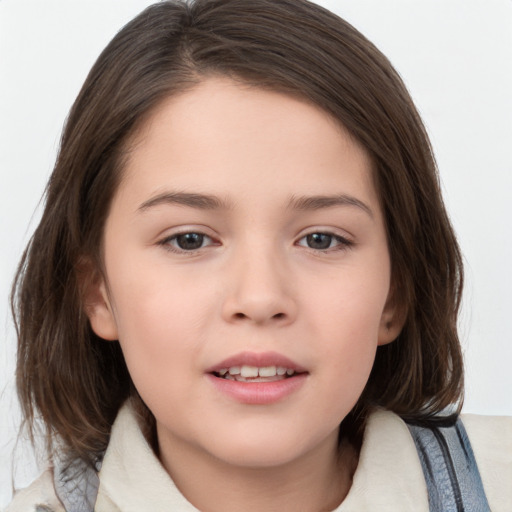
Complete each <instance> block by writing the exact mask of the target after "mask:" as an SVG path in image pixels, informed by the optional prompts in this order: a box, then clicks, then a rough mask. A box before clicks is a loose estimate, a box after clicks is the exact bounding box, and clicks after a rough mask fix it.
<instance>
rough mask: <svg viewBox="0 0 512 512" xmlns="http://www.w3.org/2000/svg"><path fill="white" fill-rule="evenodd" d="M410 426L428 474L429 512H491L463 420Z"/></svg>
mask: <svg viewBox="0 0 512 512" xmlns="http://www.w3.org/2000/svg"><path fill="white" fill-rule="evenodd" d="M408 427H409V430H410V431H411V434H412V437H413V439H414V442H415V444H416V449H417V450H418V454H419V458H420V461H421V466H422V468H423V474H424V475H425V481H426V483H427V489H428V501H429V507H430V512H490V508H489V504H488V502H487V498H486V496H485V491H484V486H483V484H482V479H481V478H480V473H479V471H478V467H477V464H476V460H475V456H474V454H473V450H472V448H471V444H470V442H469V439H468V435H467V433H466V430H465V428H464V425H463V424H462V421H461V420H460V418H458V419H457V421H456V423H455V424H453V425H450V426H444V425H442V426H441V425H434V424H433V425H429V426H428V427H427V426H417V425H408Z"/></svg>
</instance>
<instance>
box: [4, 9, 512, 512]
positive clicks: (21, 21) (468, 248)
mask: <svg viewBox="0 0 512 512" xmlns="http://www.w3.org/2000/svg"><path fill="white" fill-rule="evenodd" d="M149 3H151V2H148V1H144V0H123V1H121V0H118V1H113V0H96V1H91V0H89V1H84V0H80V1H79V0H59V1H56V0H45V1H41V0H0V219H1V222H0V244H1V250H0V507H3V506H4V505H5V504H6V503H7V501H8V500H9V498H10V493H11V489H10V483H11V474H12V468H11V464H12V463H11V461H12V459H13V455H12V450H13V447H14V441H15V439H16V432H17V427H18V421H19V420H18V415H17V410H16V407H17V406H16V399H15V395H14V391H13V380H14V353H15V338H14V332H13V331H14V330H13V326H12V322H11V320H10V316H9V312H8V299H7V297H8V293H9V288H10V283H11V280H12V277H13V274H14V271H15V267H16V264H17V261H18V259H19V257H20V255H21V252H22V249H23V247H24V245H25V244H26V242H27V240H28V238H29V236H30V233H31V232H32V230H33V229H34V227H35V225H36V223H37V219H38V217H39V209H38V202H39V199H40V197H41V194H42V191H43V188H44V185H45V182H46V180H47V178H48V176H49V174H50V172H51V169H52V166H53V162H54V159H55V154H56V149H57V146H58V141H59V135H60V131H61V128H62V124H63V121H64V119H65V117H66V114H67V111H68V110H69V107H70V106H71V104H72V102H73V100H74V98H75V96H76V94H77V93H78V90H79V88H80V86H81V84H82V82H83V80H84V79H85V76H86V74H87V72H88V70H89V69H90V67H91V66H92V64H93V62H94V60H95V59H96V57H97V56H98V54H99V53H100V51H101V50H102V49H103V47H104V46H105V45H106V43H107V42H108V41H109V40H110V39H111V38H112V37H113V35H114V34H115V32H116V31H117V30H118V29H119V28H120V27H121V26H122V25H123V24H124V23H126V22H127V21H128V20H129V19H131V18H132V17H133V16H134V15H135V14H137V13H138V12H139V11H140V10H141V9H142V8H143V7H145V6H146V5H148V4H149ZM319 3H321V4H322V5H324V6H326V7H328V8H330V9H331V10H334V11H335V12H337V13H338V14H340V15H341V16H342V17H344V18H346V19H347V20H348V21H349V22H351V23H352V24H353V25H355V27H356V28H358V29H359V30H361V31H362V32H363V33H364V34H365V35H366V36H368V37H369V38H370V39H371V40H372V41H373V42H374V43H375V44H376V45H377V46H378V47H379V48H380V49H381V50H382V51H383V52H384V53H385V54H386V55H387V56H388V57H389V58H390V59H391V61H392V63H393V64H394V65H395V67H396V68H397V69H398V71H399V72H400V74H401V75H402V76H403V78H404V80H405V82H406V84H407V86H408V87H409V89H410V91H411V94H412V96H413V98H414V100H415V101H416V103H417V105H418V107H419V110H420V112H421V114H422V115H423V118H424V120H425V122H426V125H427V128H428V131H429V133H430V135H431V138H432V142H433V145H434V149H435V152H436V155H437V159H438V164H439V168H440V172H441V179H442V183H443V190H444V194H445V199H446V202H447V205H448V209H449V212H450V215H451V218H452V221H453V223H454V225H455V229H456V231H457V233H458V235H459V239H460V244H461V246H462V250H463V253H464V255H465V262H466V276H467V284H466V291H465V295H464V310H463V315H462V318H461V324H460V328H461V337H462V340H463V345H464V351H465V360H466V369H467V385H466V387H467V392H466V402H465V411H466V412H478V413H482V414H508V415H512V372H511V371H510V367H511V363H512V335H511V334H510V330H509V321H510V317H511V316H512V272H511V264H512V229H511V227H510V223H511V220H512V200H511V195H512V1H511V0H385V1H384V0H330V1H328V0H325V1H322V2H319ZM21 448H22V449H21V450H18V452H17V455H16V456H15V462H16V466H17V469H16V474H17V483H18V484H19V485H25V484H27V483H28V482H29V481H30V480H31V479H32V478H33V477H34V474H35V473H34V471H35V469H34V465H33V462H32V460H31V458H30V456H28V455H27V453H26V452H27V450H26V449H23V444H22V446H21ZM23 453H25V455H23Z"/></svg>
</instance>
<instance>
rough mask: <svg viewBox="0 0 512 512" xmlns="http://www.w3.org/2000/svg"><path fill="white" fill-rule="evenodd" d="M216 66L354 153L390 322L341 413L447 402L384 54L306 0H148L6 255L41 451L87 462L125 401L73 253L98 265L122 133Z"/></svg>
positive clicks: (438, 248) (449, 385) (435, 318)
mask: <svg viewBox="0 0 512 512" xmlns="http://www.w3.org/2000/svg"><path fill="white" fill-rule="evenodd" d="M212 74H220V75H225V76H229V77H232V78H235V79H238V80H242V81H244V82H248V83H251V84H256V85H257V86H261V87H265V88H270V89H272V90H277V91H281V92H285V93H288V94H293V95H298V96H300V97H302V98H303V99H305V100H307V101H310V102H312V103H314V104H316V105H318V106H319V107H320V108H322V109H324V110H325V111H327V112H328V113H330V114H331V115H332V116H333V117H335V118H336V119H338V120H339V122H340V123H342V124H343V125H344V126H345V127H346V128H347V129H348V130H349V131H350V133H351V134H352V135H353V136H354V137H355V138H356V139H357V140H358V141H359V142H360V143H361V144H362V146H363V147H364V148H366V150H367V151H368V153H369V155H370V156H371V158H372V160H373V164H374V179H375V183H376V187H377V191H378V193H379V197H380V200H381V204H382V208H383V212H384V216H385V219H386V226H387V233H388V240H389V250H390V254H391V261H392V279H393V287H394V290H395V295H396V300H397V301H398V303H399V304H400V305H401V307H402V309H403V311H404V315H405V318H406V320H405V325H404V328H403V330H402V333H401V334H400V336H399V337H398V339H397V340H396V341H394V342H393V343H391V344H389V345H385V346H382V347H379V349H378V352H377V356H376V360H375V363H374V367H373V370H372V373H371V376H370V379H369V382H368V384H367V386H366V388H365V390H364V392H363V395H362V396H361V398H360V400H359V402H358V404H357V405H356V407H355V408H354V410H353V411H352V412H351V413H350V414H349V416H348V417H347V418H346V419H345V420H344V432H348V434H349V435H352V436H353V435H354V433H356V432H359V431H360V428H361V425H362V424H363V421H364V417H365V415H366V413H367V411H368V410H369V408H370V407H372V406H375V405H378V406H382V407H385V408H388V409H390V410H392V411H395V412H397V413H398V414H401V415H404V416H408V417H410V418H416V419H421V418H426V417H429V416H431V415H433V414H435V413H439V412H440V411H441V410H443V409H444V408H445V407H446V406H448V405H449V404H453V403H455V402H457V401H460V400H461V394H462V375H463V373H462V357H461V351H460V345H459V340H458V337H457V331H456V321H457V313H458V308H459V303H460V297H461V288H462V264H461V256H460V253H459V249H458V246H457V242H456V239H455V236H454V233H453V230H452V228H451V225H450V222H449V219H448V216H447V213H446V210H445V207H444V205H443V202H442V199H441V193H440V188H439V182H438V176H437V171H436V165H435V161H434V158H433V155H432V150H431V147H430V144H429V141H428V137H427V134H426V132H425V129H424V127H423V124H422V122H421V120H420V117H419V115H418V113H417V111H416V109H415V107H414V105H413V103H412V100H411V98H410V96H409V94H408V92H407V90H406V88H405V86H404V84H403V83H402V81H401V79H400V77H399V76H398V74H397V73H396V71H395V70H394V69H393V67H392V66H391V64H390V63H389V61H388V60H387V59H386V58H385V57H384V56H383V55H382V54H381V53H380V52H379V51H378V50H377V49H376V48H375V47H374V46H373V45H372V44H371V43H370V42H369V41H368V40H367V39H366V38H365V37H364V36H362V35H361V34H360V33H359V32H358V31H357V30H355V29H354V28H353V27H352V26H351V25H349V24H348V23H347V22H345V21H344V20H342V19H340V18H338V17H337V16H335V15H334V14H332V13H330V12H329V11H327V10H325V9H323V8H321V7H319V6H317V5H315V4H312V3H309V2H307V1H306V0H197V1H193V2H190V3H186V2H181V1H172V2H167V1H165V2H160V3H158V4H155V5H153V6H151V7H149V8H147V9H146V10H145V11H143V12H142V13H141V14H140V15H139V16H137V17H136V18H135V19H134V20H133V21H131V22H130V23H129V24H128V25H126V26H125V27H124V28H123V29H122V30H121V31H120V32H119V33H118V34H117V35H116V37H115V38H114V39H113V40H112V41H111V42H110V43H109V45H108V46H107V47H106V49H105V50H104V51H103V53H102V54H101V55H100V57H99V58H98V60H97V62H96V63H95V65H94V66H93V68H92V70H91V72H90V73H89V76H88V77H87V79H86V81H85V84H84V85H83V88H82V90H81V91H80V93H79V95H78V98H77V99H76V101H75V103H74V105H73V107H72V109H71V112H70V114H69V117H68V120H67V123H66V126H65V130H64V133H63V136H62V141H61V147H60V152H59V156H58V159H57V162H56V165H55V169H54V171H53V174H52V176H51V179H50V181H49V183H48V187H47V190H46V203H45V209H44V213H43V216H42V219H41V222H40V224H39V226H38V228H37V230H36V231H35V233H34V235H33V237H32V239H31V242H30V244H29V246H28V247H27V249H26V251H25V253H24V255H23V258H22V260H21V263H20V266H19V270H18V273H17V276H16V280H15V283H14V286H13V295H12V307H13V314H14V316H15V321H16V326H17V331H18V337H19V345H18V363H17V364H18V366H17V386H18V394H19V397H20V400H21V403H22V407H23V411H24V415H25V418H26V420H27V422H28V423H29V425H33V423H34V418H35V416H38V415H40V417H41V418H42V420H43V423H44V425H45V427H46V429H47V440H48V448H49V449H51V448H52V446H53V445H52V441H53V440H54V439H58V440H59V442H62V443H63V446H64V450H65V452H66V453H67V454H68V455H70V456H72V457H80V458H82V459H84V460H86V461H88V462H90V463H95V462H96V461H97V460H98V459H100V458H101V454H102V453H103V451H104V450H105V448H106V445H107V442H108V438H109V433H110V428H111V425H112V423H113V421H114V418H115V416H116V414H117V412H118V410H119V408H120V406H121V404H122V403H123V402H124V401H125V400H126V399H127V398H128V397H130V396H132V397H135V399H136V400H138V401H139V402H138V403H139V406H140V409H141V410H142V411H145V412H146V421H147V422H148V424H151V418H152V417H151V414H150V413H149V412H148V411H147V409H145V407H144V406H143V404H142V403H141V401H140V398H137V393H136V391H135V390H134V388H133V385H132V383H131V379H130V376H129V374H128V371H127V368H126V365H125V363H124V359H123V355H122V353H121V350H120V347H119V344H118V343H117V342H105V341H103V340H101V339H99V338H98V337H97V336H96V335H95V334H94V333H93V332H92V330H91V328H90V326H89V324H88V320H87V317H86V314H85V312H84V305H83V304H82V300H81V291H80V290H81V288H80V282H81V279H82V278H81V276H80V268H81V262H82V261H83V259H84V258H89V259H90V260H92V261H93V262H94V264H95V265H96V267H97V269H98V270H99V271H101V255H100V247H101V238H102V232H103V226H104V223H105V219H106V217H107V215H108V211H109V205H110V203H111V200H112V197H113V195H114V193H115V191H116V186H117V184H118V183H119V180H120V176H121V173H122V170H123V160H124V158H126V156H127V153H128V152H129V141H130V137H131V136H132V135H133V134H134V133H135V132H136V130H137V127H138V126H140V124H141V123H142V122H143V121H144V119H146V118H147V117H148V116H149V115H150V113H151V112H152V111H153V110H154V109H155V108H156V106H157V105H158V104H159V103H160V102H161V101H162V100H163V99H164V98H166V97H168V96H169V95H172V94H175V93H178V92H180V91H183V90H186V89H187V88H190V87H193V86H194V84H197V83H198V82H200V81H201V79H203V78H204V77H205V76H208V75H212Z"/></svg>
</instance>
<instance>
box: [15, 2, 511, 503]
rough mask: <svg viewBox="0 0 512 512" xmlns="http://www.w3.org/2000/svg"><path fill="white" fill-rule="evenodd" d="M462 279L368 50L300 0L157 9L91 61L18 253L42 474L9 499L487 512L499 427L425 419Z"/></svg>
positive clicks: (438, 407) (443, 401)
mask: <svg viewBox="0 0 512 512" xmlns="http://www.w3.org/2000/svg"><path fill="white" fill-rule="evenodd" d="M461 288H462V265H461V257H460V253H459V249H458V246H457V243H456V240H455V236H454V234H453V231H452V228H451V226H450V223H449V220H448V218H447V215H446V211H445V208H444V206H443V203H442V200H441V196H440V192H439V185H438V181H437V174H436V170H435V165H434V161H433V157H432V154H431V150H430V145H429V143H428V138H427V136H426V133H425V130H424V128H423V125H422V123H421V121H420V119H419V117H418V114H417V112H416V110H415V108H414V106H413V104H412V101H411V100H410V97H409V95H408V94H407V92H406V90H405V88H404V86H403V84H402V82H401V80H400V79H399V77H398V76H397V74H396V72H395V71H394V70H393V68H392V67H391V66H390V64H389V62H388V61H387V60H386V59H385V57H383V56H382V54H380V53H379V52H378V50H376V49H375V47H373V46H372V45H371V44H370V43H369V42H368V41H367V40H366V39H365V38H364V37H363V36H361V34H359V33H358V32H357V31H355V30H354V29H353V28H352V27H351V26H350V25H348V24H347V23H346V22H344V21H343V20H341V19H339V18H337V17H336V16H334V15H333V14H331V13H329V12H327V11H325V10H323V9H322V8H320V7H318V6H315V5H313V4H310V3H308V2H305V1H297V0H293V1H292V0H279V1H268V0H251V1H249V0H247V1H244V0H222V1H221V0H198V1H196V2H192V3H189V4H186V3H182V2H162V3H160V4H156V5H155V6H153V7H151V8H149V9H147V10H146V11H144V12H143V13H141V15H139V16H138V17H137V18H135V19H134V20H133V21H132V22H131V23H129V24H128V25H127V26H126V27H125V28H124V29H123V30H122V31H121V32H120V33H119V34H118V35H117V36H116V37H115V38H114V39H113V40H112V42H111V43H110V44H109V45H108V46H107V48H106V49H105V50H104V52H103V53H102V54H101V56H100V57H99V59H98V61H97V62H96V64H95V65H94V67H93V69H92V70H91V72H90V74H89V76H88V78H87V80H86V82H85V84H84V86H83V88H82V91H81V92H80V94H79V97H78V98H77V100H76V102H75V104H74V106H73V108H72V111H71V113H70V116H69V119H68V122H67V125H66V129H65V131H64V134H63V138H62V145H61V150H60V153H59V157H58V160H57V163H56V166H55V169H54V172H53V174H52V177H51V179H50V183H49V186H48V190H47V198H46V206H45V211H44V213H43V217H42V220H41V223H40V225H39V227H38V229H37V230H36V233H35V234H34V237H33V239H32V241H31V243H30V245H29V247H28V248H27V251H26V253H25V255H24V257H23V260H22V263H21V265H20V270H19V273H18V277H17V281H16V283H15V291H14V294H13V297H14V308H15V310H16V312H17V313H16V320H17V326H18V330H19V349H18V373H17V375H18V392H19V395H20V398H21V402H22V406H23V409H24V414H25V416H26V418H27V421H28V422H29V424H34V421H35V417H36V415H37V416H40V417H41V419H42V421H43V423H44V425H45V427H46V432H47V435H46V440H47V448H48V451H49V454H50V455H51V458H52V460H53V465H52V468H51V469H50V470H48V471H47V472H46V473H44V474H43V475H42V477H41V478H40V479H39V480H38V481H36V482H35V483H34V484H33V485H32V486H31V487H30V488H29V489H28V490H26V491H23V492H21V493H20V494H19V495H18V496H17V497H16V498H15V500H14V502H13V503H12V505H11V506H10V508H9V509H8V510H38V509H39V510H43V509H44V510H48V509H49V510H58V511H61V510H72V511H75V510H93V509H94V510H96V511H117V510H122V511H128V510H137V511H140V510H148V511H149V510H151V511H153V510H179V511H181V510H183V511H186V510H197V509H199V510H203V511H216V510H223V511H226V510H235V509H237V510H238V509H240V508H241V507H244V508H246V509H249V510H305V511H307V510H312V511H316V510H340V511H347V510H357V511H360V510H394V511H396V510H429V508H430V509H431V510H448V508H447V507H448V506H454V507H458V508H454V510H463V508H461V507H466V508H464V510H489V507H490V508H492V510H506V506H507V504H508V503H510V500H511V498H512V496H511V495H510V489H509V487H508V486H507V485H506V481H507V479H509V478H510V477H511V476H512V465H511V455H510V447H509V446H507V445H506V443H507V442H508V443H510V439H511V429H512V427H511V423H510V421H509V420H505V419H492V420H487V421H484V420H483V419H481V418H475V417H473V418H466V419H465V420H464V425H463V424H462V423H461V422H460V421H457V417H456V415H448V416H446V415H445V416H442V417H441V416H440V414H441V413H443V412H444V411H445V409H446V408H448V407H452V408H453V406H454V404H455V408H453V409H452V410H453V411H459V410H460V404H461V394H462V389H463V379H462V361H461V353H460V346H459V340H458V337H457V333H456V320H457V312H458V307H459V302H460V294H461ZM404 420H406V421H407V422H408V424H409V426H408V424H407V423H405V421H404ZM466 430H467V433H468V434H469V438H470V440H471V445H470V444H469V443H468V441H467V438H466ZM473 451H474V454H473ZM438 455H439V456H438ZM438 459H442V460H443V463H442V464H441V465H439V466H438V465H437V463H436V460H438ZM475 461H476V462H475ZM477 464H478V468H477V467H476V465H477ZM468 468H469V469H468ZM471 507H473V508H471Z"/></svg>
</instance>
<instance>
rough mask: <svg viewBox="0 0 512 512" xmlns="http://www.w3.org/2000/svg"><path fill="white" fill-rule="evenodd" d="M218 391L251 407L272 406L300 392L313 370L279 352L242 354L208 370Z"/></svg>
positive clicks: (207, 373) (207, 372)
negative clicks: (310, 370)
mask: <svg viewBox="0 0 512 512" xmlns="http://www.w3.org/2000/svg"><path fill="white" fill-rule="evenodd" d="M206 375H207V376H208V377H209V380H210V382H211V383H212V384H213V386H214V389H216V390H217V391H218V392H220V393H221V394H222V395H223V396H225V397H228V399H230V400H235V401H237V402H239V403H242V404H247V405H270V404H274V403H278V402H280V401H281V400H285V399H287V397H289V396H291V395H293V394H294V393H296V392H298V391H299V390H300V389H301V388H302V386H304V383H305V382H306V380H307V377H308V376H309V371H307V370H306V369H305V368H303V367H301V366H300V365H298V364H296V363H295V362H294V361H292V360H291V359H289V358H287V357H285V356H283V355H281V354H278V353H277V352H264V353H256V352H242V353H240V354H236V355H234V356H232V357H229V358H227V359H225V360H224V361H222V362H220V363H218V364H217V365H215V366H213V367H211V368H209V369H208V370H207V371H206Z"/></svg>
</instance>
